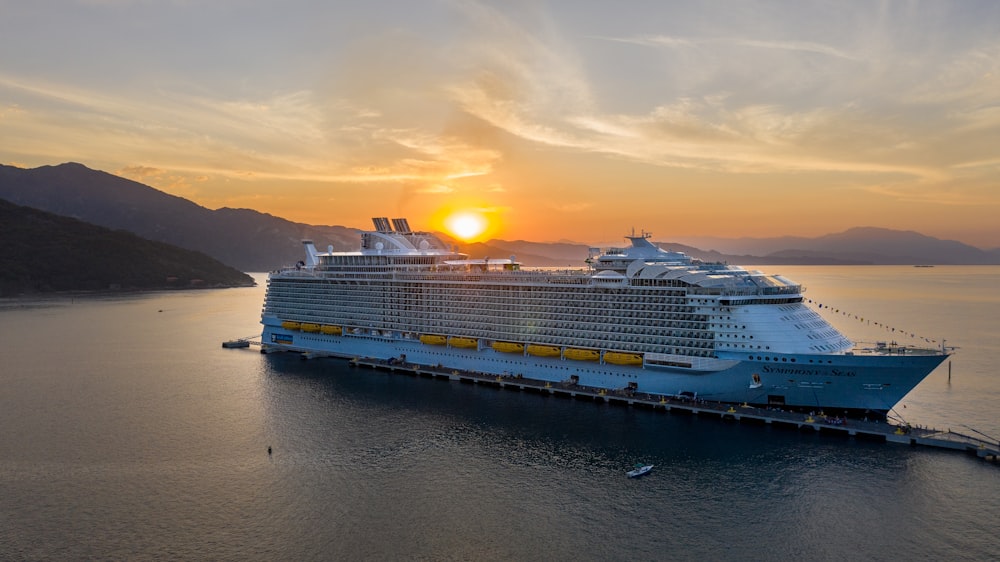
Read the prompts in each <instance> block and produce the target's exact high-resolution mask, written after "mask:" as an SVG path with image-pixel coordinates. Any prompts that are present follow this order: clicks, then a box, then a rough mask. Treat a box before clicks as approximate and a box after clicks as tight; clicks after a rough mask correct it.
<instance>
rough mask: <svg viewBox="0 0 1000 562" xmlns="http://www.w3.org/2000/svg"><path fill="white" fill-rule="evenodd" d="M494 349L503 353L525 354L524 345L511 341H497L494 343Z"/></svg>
mask: <svg viewBox="0 0 1000 562" xmlns="http://www.w3.org/2000/svg"><path fill="white" fill-rule="evenodd" d="M493 349H495V350H497V351H499V352H501V353H524V344H523V343H514V342H509V341H497V342H493Z"/></svg>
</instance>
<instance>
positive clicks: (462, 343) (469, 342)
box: [448, 336, 479, 347]
mask: <svg viewBox="0 0 1000 562" xmlns="http://www.w3.org/2000/svg"><path fill="white" fill-rule="evenodd" d="M448 343H449V344H451V346H452V347H479V341H478V340H476V338H460V337H458V336H452V337H450V338H449V339H448Z"/></svg>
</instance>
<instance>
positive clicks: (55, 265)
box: [0, 200, 254, 297]
mask: <svg viewBox="0 0 1000 562" xmlns="http://www.w3.org/2000/svg"><path fill="white" fill-rule="evenodd" d="M0 240H2V241H3V243H2V244H0V296H3V297H10V296H14V295H18V294H22V293H43V292H54V291H107V290H148V289H186V288H208V287H246V286H251V285H253V284H254V280H253V278H252V277H250V276H249V275H247V274H245V273H243V272H241V271H237V270H235V269H233V268H231V267H229V266H227V265H224V264H222V263H219V262H218V261H217V260H214V259H212V258H210V257H208V256H206V255H204V254H202V253H200V252H195V251H192V250H185V249H182V248H178V247H175V246H170V245H167V244H163V243H160V242H152V241H149V240H145V239H143V238H140V237H138V236H136V235H134V234H132V233H129V232H124V231H112V230H109V229H107V228H103V227H100V226H95V225H92V224H87V223H85V222H82V221H79V220H76V219H73V218H69V217H62V216H58V215H54V214H51V213H46V212H44V211H39V210H37V209H32V208H29V207H22V206H18V205H14V204H13V203H10V202H8V201H4V200H0Z"/></svg>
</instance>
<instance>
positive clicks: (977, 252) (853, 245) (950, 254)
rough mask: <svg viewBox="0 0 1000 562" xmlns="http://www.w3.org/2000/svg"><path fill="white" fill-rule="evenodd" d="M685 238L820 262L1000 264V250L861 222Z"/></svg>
mask: <svg viewBox="0 0 1000 562" xmlns="http://www.w3.org/2000/svg"><path fill="white" fill-rule="evenodd" d="M685 241H686V242H688V243H693V244H700V245H702V247H710V248H715V249H716V250H718V251H719V252H729V253H733V254H740V255H756V256H761V257H764V258H765V259H767V260H799V261H800V262H802V263H805V262H809V263H815V264H825V263H833V262H841V263H857V264H904V265H910V264H938V265H948V264H954V265H971V264H990V265H995V264H1000V249H993V250H981V249H979V248H975V247H973V246H969V245H967V244H963V243H961V242H957V241H954V240H941V239H938V238H933V237H930V236H925V235H923V234H920V233H918V232H913V231H902V230H891V229H887V228H877V227H855V228H850V229H848V230H845V231H843V232H839V233H835V234H827V235H825V236H820V237H817V238H804V237H795V236H781V237H775V238H735V239H726V238H688V239H685ZM759 263H765V262H759ZM768 263H774V262H771V261H769V262H768Z"/></svg>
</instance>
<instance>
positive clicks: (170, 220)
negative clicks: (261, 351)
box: [0, 163, 1000, 271]
mask: <svg viewBox="0 0 1000 562" xmlns="http://www.w3.org/2000/svg"><path fill="white" fill-rule="evenodd" d="M0 198H5V199H7V200H9V201H13V202H14V203H17V204H19V205H25V206H29V207H35V208H38V209H42V210H45V211H48V212H51V213H56V214H59V215H66V216H70V217H74V218H78V219H80V220H83V221H86V222H90V223H93V224H98V225H101V226H105V227H108V228H112V229H122V230H128V231H129V232H133V233H135V234H137V235H139V236H141V237H143V238H148V239H150V240H158V241H161V242H166V243H169V244H173V245H176V246H180V247H182V248H188V249H192V250H198V251H200V252H204V253H205V254H208V255H209V256H212V257H213V258H215V259H217V260H219V261H221V262H223V263H226V264H229V265H231V266H233V267H236V268H239V269H241V270H243V271H270V270H272V269H275V268H277V267H280V266H282V265H288V264H292V263H295V262H296V261H298V260H300V259H302V257H303V252H302V245H301V241H302V239H306V238H308V239H312V240H314V241H315V242H316V245H317V247H318V248H321V249H325V248H326V247H327V246H328V245H333V246H334V248H335V249H337V250H354V249H356V248H357V247H358V243H359V239H360V232H359V231H358V230H356V229H351V228H345V227H342V226H312V225H306V224H300V223H294V222H291V221H288V220H285V219H282V218H279V217H275V216H272V215H268V214H265V213H260V212H258V211H253V210H249V209H228V208H223V209H218V210H214V211H213V210H210V209H207V208H205V207H201V206H199V205H197V204H195V203H193V202H191V201H188V200H187V199H183V198H180V197H175V196H173V195H168V194H166V193H163V192H161V191H158V190H156V189H153V188H152V187H149V186H147V185H143V184H141V183H138V182H134V181H131V180H127V179H124V178H121V177H118V176H114V175H111V174H108V173H106V172H101V171H97V170H91V169H90V168H87V167H86V166H83V165H81V164H74V163H68V164H61V165H58V166H42V167H40V168H34V169H30V170H25V169H21V168H15V167H11V166H0ZM414 226H416V227H417V228H419V225H414ZM445 239H446V240H447V241H448V242H449V244H450V245H454V246H458V247H459V249H461V250H462V251H464V252H466V253H468V254H469V255H471V256H473V257H494V258H507V257H510V256H511V255H513V256H515V257H516V258H517V259H518V260H519V261H521V262H522V263H524V264H525V265H529V266H551V267H560V266H579V265H580V264H581V263H583V260H585V259H586V258H587V251H588V246H587V245H586V244H574V243H571V242H558V243H540V242H528V241H524V240H515V241H506V240H490V241H488V242H483V243H477V244H461V243H459V242H456V241H454V240H452V239H450V238H447V237H445ZM692 240H696V241H698V243H697V244H692ZM681 242H683V243H678V242H677V241H673V242H671V241H657V244H659V245H660V246H661V247H663V248H667V249H673V250H677V251H682V252H685V253H687V254H689V255H691V256H693V257H696V258H698V259H703V260H706V261H721V262H727V263H731V264H755V265H825V264H907V265H912V264H931V265H945V264H956V265H968V264H1000V249H996V250H989V251H987V250H981V249H978V248H974V247H972V246H969V245H966V244H962V243H961V242H956V241H952V240H940V239H937V238H932V237H930V236H925V235H922V234H919V233H917V232H909V231H898V230H889V229H884V228H871V227H862V228H852V229H849V230H846V231H844V232H841V233H836V234H828V235H826V236H820V237H818V238H804V237H780V238H740V239H722V238H700V239H689V240H683V241H681ZM625 243H626V242H624V241H622V244H625ZM696 246H700V247H707V248H710V249H709V250H701V249H699V248H698V247H696Z"/></svg>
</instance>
